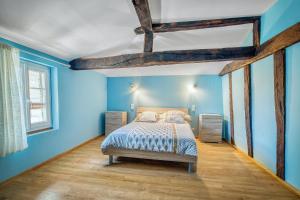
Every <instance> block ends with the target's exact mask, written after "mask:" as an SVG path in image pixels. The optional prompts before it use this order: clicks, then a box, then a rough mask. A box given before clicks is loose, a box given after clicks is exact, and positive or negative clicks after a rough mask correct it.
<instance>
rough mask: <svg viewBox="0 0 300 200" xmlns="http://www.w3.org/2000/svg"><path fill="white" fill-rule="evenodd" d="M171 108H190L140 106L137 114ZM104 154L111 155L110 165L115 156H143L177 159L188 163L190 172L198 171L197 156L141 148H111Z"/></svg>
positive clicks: (168, 159)
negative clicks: (140, 149)
mask: <svg viewBox="0 0 300 200" xmlns="http://www.w3.org/2000/svg"><path fill="white" fill-rule="evenodd" d="M169 110H180V111H183V112H184V113H187V114H188V109H186V108H151V107H138V108H137V112H136V113H137V115H138V114H140V113H142V112H145V111H154V112H157V113H158V114H162V113H164V112H167V111H169ZM103 154H104V155H108V156H109V165H111V164H113V157H114V156H116V157H118V156H120V157H129V158H142V159H150V160H162V161H175V162H183V163H188V172H189V173H192V172H194V171H196V169H197V167H196V165H197V156H189V155H178V154H175V153H167V152H149V151H139V150H128V149H117V148H109V149H106V150H105V151H103Z"/></svg>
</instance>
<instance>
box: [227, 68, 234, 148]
mask: <svg viewBox="0 0 300 200" xmlns="http://www.w3.org/2000/svg"><path fill="white" fill-rule="evenodd" d="M228 76H229V109H230V142H231V144H233V145H234V144H235V142H234V115H233V101H232V73H229V74H228Z"/></svg>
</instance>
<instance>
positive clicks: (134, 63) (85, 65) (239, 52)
mask: <svg viewBox="0 0 300 200" xmlns="http://www.w3.org/2000/svg"><path fill="white" fill-rule="evenodd" d="M254 53H255V48H254V47H233V48H221V49H196V50H178V51H162V52H146V53H136V54H126V55H120V56H112V57H104V58H86V59H84V58H79V59H75V60H72V61H71V62H70V65H71V69H73V70H88V69H112V68H129V67H145V66H153V65H169V64H183V63H200V62H211V61H225V60H238V59H243V58H250V57H253V56H254Z"/></svg>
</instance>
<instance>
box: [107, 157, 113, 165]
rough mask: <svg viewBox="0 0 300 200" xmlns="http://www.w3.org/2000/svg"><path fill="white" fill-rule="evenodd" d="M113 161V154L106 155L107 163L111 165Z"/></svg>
mask: <svg viewBox="0 0 300 200" xmlns="http://www.w3.org/2000/svg"><path fill="white" fill-rule="evenodd" d="M112 163H113V155H109V156H108V165H111V164H112Z"/></svg>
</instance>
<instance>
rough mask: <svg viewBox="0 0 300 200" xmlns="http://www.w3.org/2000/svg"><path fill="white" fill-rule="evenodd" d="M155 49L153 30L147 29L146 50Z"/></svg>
mask: <svg viewBox="0 0 300 200" xmlns="http://www.w3.org/2000/svg"><path fill="white" fill-rule="evenodd" d="M152 50H153V32H152V31H149V30H147V29H145V38H144V52H152Z"/></svg>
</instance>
